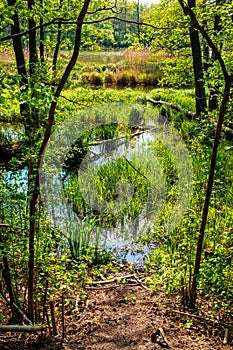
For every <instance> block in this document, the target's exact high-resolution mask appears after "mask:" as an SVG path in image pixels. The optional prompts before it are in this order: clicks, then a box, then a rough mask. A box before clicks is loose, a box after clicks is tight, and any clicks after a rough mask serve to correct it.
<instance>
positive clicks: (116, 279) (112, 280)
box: [92, 274, 135, 284]
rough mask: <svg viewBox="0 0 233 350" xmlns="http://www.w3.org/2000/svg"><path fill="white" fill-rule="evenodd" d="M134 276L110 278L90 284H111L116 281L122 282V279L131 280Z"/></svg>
mask: <svg viewBox="0 0 233 350" xmlns="http://www.w3.org/2000/svg"><path fill="white" fill-rule="evenodd" d="M134 276H135V275H134V274H131V275H125V276H117V277H114V278H111V279H109V280H103V281H94V282H92V284H107V283H112V282H116V281H119V280H123V279H128V278H132V277H134Z"/></svg>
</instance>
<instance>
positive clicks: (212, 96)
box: [208, 0, 221, 112]
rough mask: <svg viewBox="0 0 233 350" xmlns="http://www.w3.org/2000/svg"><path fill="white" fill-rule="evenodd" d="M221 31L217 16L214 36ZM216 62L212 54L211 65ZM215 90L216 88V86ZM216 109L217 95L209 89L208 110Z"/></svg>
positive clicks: (217, 2)
mask: <svg viewBox="0 0 233 350" xmlns="http://www.w3.org/2000/svg"><path fill="white" fill-rule="evenodd" d="M220 3H221V0H216V6H217V5H219V4H220ZM220 29H221V18H220V16H219V15H215V17H214V35H215V36H216V35H217V34H218V32H219V31H220ZM216 60H217V57H216V55H215V53H214V52H213V53H212V56H211V64H213V63H214V62H215V61H216ZM216 89H217V86H216ZM217 108H218V94H217V91H216V90H214V89H210V95H209V101H208V110H209V112H212V111H213V110H214V109H217Z"/></svg>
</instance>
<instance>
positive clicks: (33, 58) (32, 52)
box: [28, 0, 38, 77]
mask: <svg viewBox="0 0 233 350" xmlns="http://www.w3.org/2000/svg"><path fill="white" fill-rule="evenodd" d="M33 6H34V0H28V9H29V10H32V8H33ZM35 26H36V22H35V20H34V19H33V18H29V20H28V29H29V30H30V31H29V34H28V36H29V71H30V77H32V76H33V71H34V68H35V64H36V63H37V61H38V57H37V48H36V30H35V29H32V28H34V27H35Z"/></svg>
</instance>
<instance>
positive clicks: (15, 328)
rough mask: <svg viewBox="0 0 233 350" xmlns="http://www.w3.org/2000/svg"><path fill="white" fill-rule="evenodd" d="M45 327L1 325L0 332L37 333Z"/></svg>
mask: <svg viewBox="0 0 233 350" xmlns="http://www.w3.org/2000/svg"><path fill="white" fill-rule="evenodd" d="M46 327H47V326H46V325H34V326H33V325H32V326H31V325H26V326H21V325H17V324H16V325H3V326H0V332H39V331H43V330H44V329H45V328H46Z"/></svg>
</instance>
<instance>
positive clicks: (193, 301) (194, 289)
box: [189, 77, 232, 308]
mask: <svg viewBox="0 0 233 350" xmlns="http://www.w3.org/2000/svg"><path fill="white" fill-rule="evenodd" d="M231 84H232V77H231V78H228V79H226V82H225V88H224V94H223V98H222V102H221V107H220V111H219V117H218V124H217V128H216V134H215V139H214V146H213V152H212V157H211V164H210V171H209V178H208V184H207V190H206V197H205V203H204V208H203V212H202V221H201V227H200V231H199V237H198V243H197V250H196V260H195V267H194V275H193V281H192V285H191V290H190V295H189V298H190V300H189V306H190V307H191V308H195V304H196V298H197V277H198V274H199V271H200V264H201V255H202V246H203V240H204V235H205V228H206V222H207V217H208V211H209V204H210V197H211V193H212V189H213V183H214V171H215V165H216V158H217V152H218V145H219V140H220V134H221V129H222V124H223V120H224V116H225V113H226V109H227V103H228V102H229V98H230V89H231Z"/></svg>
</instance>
